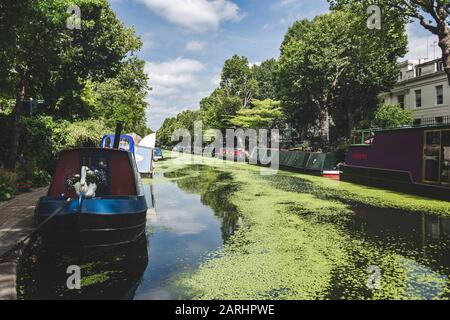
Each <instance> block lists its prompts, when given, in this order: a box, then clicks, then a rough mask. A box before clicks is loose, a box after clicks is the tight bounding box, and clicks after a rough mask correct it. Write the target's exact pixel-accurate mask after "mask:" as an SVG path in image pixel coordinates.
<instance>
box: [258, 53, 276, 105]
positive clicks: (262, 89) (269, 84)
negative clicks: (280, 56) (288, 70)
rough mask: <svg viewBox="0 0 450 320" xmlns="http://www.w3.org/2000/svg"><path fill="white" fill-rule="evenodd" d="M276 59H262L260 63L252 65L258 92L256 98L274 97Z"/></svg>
mask: <svg viewBox="0 0 450 320" xmlns="http://www.w3.org/2000/svg"><path fill="white" fill-rule="evenodd" d="M277 66H278V63H277V60H275V59H269V60H266V61H263V62H262V63H261V65H259V66H258V65H255V66H253V67H252V72H253V74H254V77H255V80H256V81H257V82H258V89H259V90H258V92H257V94H256V95H255V98H256V99H259V100H265V99H276V98H277V89H276V70H277Z"/></svg>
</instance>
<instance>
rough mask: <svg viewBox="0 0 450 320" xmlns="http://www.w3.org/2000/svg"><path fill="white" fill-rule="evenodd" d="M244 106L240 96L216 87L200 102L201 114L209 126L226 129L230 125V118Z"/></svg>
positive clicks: (205, 124)
mask: <svg viewBox="0 0 450 320" xmlns="http://www.w3.org/2000/svg"><path fill="white" fill-rule="evenodd" d="M241 108H242V101H241V99H240V98H239V97H237V96H235V95H232V94H230V92H229V91H228V90H227V89H223V88H220V89H216V90H214V92H213V93H212V94H211V95H210V96H209V97H207V98H204V99H203V100H202V101H201V102H200V115H201V119H202V121H203V124H204V126H205V127H207V128H212V129H219V130H224V129H226V128H229V127H230V118H231V117H233V116H234V115H236V113H237V112H238V111H239V110H240V109H241Z"/></svg>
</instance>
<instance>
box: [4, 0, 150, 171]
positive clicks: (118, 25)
mask: <svg viewBox="0 0 450 320" xmlns="http://www.w3.org/2000/svg"><path fill="white" fill-rule="evenodd" d="M73 4H74V2H73V1H71V0H41V1H35V0H24V1H14V0H5V1H2V2H1V3H0V47H1V48H2V50H1V52H0V70H2V72H0V113H9V112H10V110H11V109H12V108H11V107H12V106H11V103H10V101H16V100H17V101H20V99H18V98H25V99H29V98H30V97H33V98H34V99H43V100H44V101H45V103H44V105H43V106H41V107H39V109H38V111H37V112H38V114H40V115H42V116H52V117H53V118H54V119H64V120H68V121H71V122H79V121H84V120H92V121H94V120H98V121H99V122H98V123H101V126H100V127H99V128H98V130H102V129H103V128H104V127H105V125H106V126H113V125H114V124H115V121H117V120H121V121H123V122H124V126H125V129H126V130H127V131H135V132H137V133H140V134H144V133H147V132H148V129H147V128H146V108H147V103H146V102H145V97H146V95H147V91H148V90H149V87H148V85H147V80H148V79H147V76H146V75H145V72H144V61H142V60H139V59H137V58H136V57H135V55H134V52H136V51H138V50H139V49H140V47H141V46H142V42H141V41H140V39H139V38H138V37H137V36H136V35H135V33H134V30H133V29H132V28H128V27H126V26H125V25H124V24H123V23H122V22H121V21H120V20H119V19H117V17H116V15H115V13H114V12H113V11H112V9H111V7H110V5H109V3H108V1H106V0H79V1H76V5H77V6H79V7H80V9H81V11H82V20H81V29H75V30H69V29H68V28H67V27H66V22H67V18H68V17H69V15H70V13H68V12H67V8H68V7H69V6H71V5H73ZM18 88H23V91H24V94H23V97H19V96H18V90H17V89H18ZM5 101H8V103H6V102H5ZM22 107H23V106H22V105H21V103H17V105H16V108H14V113H15V114H20V113H21V108H22ZM18 118H19V117H16V116H14V117H11V119H10V120H11V121H10V123H9V132H11V133H10V134H9V135H8V140H7V144H8V145H10V146H11V147H10V148H9V150H6V151H8V152H6V154H9V155H10V158H11V159H9V161H8V163H7V165H8V166H14V159H15V158H16V154H17V145H16V143H15V141H17V140H18V139H17V136H18V135H19V133H20V132H22V134H31V136H32V137H35V136H37V133H36V132H35V130H38V131H39V130H43V128H39V127H35V126H34V124H35V123H28V122H29V121H28V120H23V121H22V126H23V127H24V128H22V129H20V128H19V126H20V123H19V121H18V120H16V119H18ZM0 120H1V119H0ZM28 125H30V126H31V128H27V126H28ZM85 125H86V128H87V129H88V130H89V131H90V132H96V131H95V130H94V129H95V128H93V127H92V126H91V124H89V123H85ZM81 127H83V126H81ZM50 129H52V128H50ZM72 129H73V131H71V132H69V138H70V135H71V134H75V132H77V131H82V130H81V128H80V127H77V125H76V126H75V127H73V128H72ZM27 130H28V131H31V132H27ZM45 133H46V134H45V135H43V137H44V138H43V139H44V140H45V139H48V137H50V136H52V135H51V134H49V133H48V132H45ZM87 135H88V134H87V133H86V136H85V137H81V136H78V137H77V139H78V138H80V139H82V140H83V141H84V142H83V143H85V142H87V141H88V140H89V138H88V137H87ZM97 137H98V135H94V136H93V137H92V138H91V141H88V142H89V143H92V141H93V140H94V139H96V138H97ZM24 139H25V140H24ZM33 139H34V138H33ZM20 140H21V141H22V143H23V142H24V141H25V143H26V142H27V141H28V140H30V138H24V137H21V138H20ZM10 141H12V142H14V143H11V142H10ZM83 143H82V144H83ZM33 145H36V144H34V141H33ZM5 149H6V148H5ZM22 149H24V150H26V148H24V147H22ZM2 151H3V150H2ZM47 151H48V150H45V151H42V152H41V153H42V156H43V158H42V159H39V160H40V161H41V162H44V161H46V160H47V158H46V156H45V154H44V152H45V153H46V152H47ZM52 151H54V150H52ZM37 152H39V151H36V152H35V153H37ZM28 153H30V152H28ZM52 153H53V152H48V153H46V154H52ZM2 158H3V157H2ZM36 158H37V157H34V155H33V157H32V159H28V160H29V161H35V159H36ZM2 161H3V162H4V160H3V159H2Z"/></svg>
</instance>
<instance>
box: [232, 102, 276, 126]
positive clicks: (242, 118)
mask: <svg viewBox="0 0 450 320" xmlns="http://www.w3.org/2000/svg"><path fill="white" fill-rule="evenodd" d="M283 120H284V113H283V110H282V109H281V108H280V102H279V101H274V100H270V99H267V100H256V99H255V100H253V102H252V107H251V108H249V109H241V110H239V111H238V112H237V114H236V116H234V117H232V118H231V119H230V123H231V124H233V125H235V126H236V127H238V128H244V129H273V128H276V127H279V126H280V124H281V123H282V121H283Z"/></svg>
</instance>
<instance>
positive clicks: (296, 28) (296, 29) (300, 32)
mask: <svg viewBox="0 0 450 320" xmlns="http://www.w3.org/2000/svg"><path fill="white" fill-rule="evenodd" d="M312 23H313V22H312V21H311V20H308V19H302V20H297V21H295V22H294V24H293V25H292V26H290V27H289V29H288V31H287V32H286V34H285V35H284V39H283V42H282V43H281V47H280V50H281V54H283V50H284V47H285V46H287V45H289V43H290V42H291V41H301V40H302V39H303V36H304V35H305V34H306V32H307V31H308V29H309V28H310V27H311V25H312Z"/></svg>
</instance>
